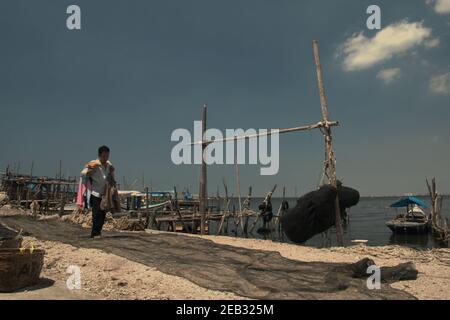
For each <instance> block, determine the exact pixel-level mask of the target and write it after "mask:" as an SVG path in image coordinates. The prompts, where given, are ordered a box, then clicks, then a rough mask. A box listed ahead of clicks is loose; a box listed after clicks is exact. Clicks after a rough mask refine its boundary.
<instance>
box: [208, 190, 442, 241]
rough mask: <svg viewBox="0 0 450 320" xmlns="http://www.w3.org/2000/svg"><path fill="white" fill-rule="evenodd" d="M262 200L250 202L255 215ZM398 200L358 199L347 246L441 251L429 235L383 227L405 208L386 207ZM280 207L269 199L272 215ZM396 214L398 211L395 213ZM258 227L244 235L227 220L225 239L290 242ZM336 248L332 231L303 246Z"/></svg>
mask: <svg viewBox="0 0 450 320" xmlns="http://www.w3.org/2000/svg"><path fill="white" fill-rule="evenodd" d="M421 199H422V200H424V201H425V202H427V203H430V201H429V198H427V197H423V198H421ZM262 200H263V199H261V198H254V199H252V203H251V206H252V208H253V210H256V211H257V207H258V205H259V203H260V202H261V201H262ZM396 200H398V197H383V198H381V197H380V198H361V200H360V202H359V204H358V205H357V206H355V207H352V208H350V209H349V210H348V214H349V218H350V221H349V224H348V225H347V226H345V227H344V232H345V234H344V240H345V242H346V243H347V244H350V243H351V242H350V241H351V240H354V239H364V240H368V241H369V242H368V245H372V246H375V245H387V244H399V245H405V246H410V247H415V248H433V247H440V246H442V244H440V243H437V242H436V241H434V239H433V237H431V236H429V235H401V236H400V235H397V236H394V235H393V234H392V231H391V230H390V229H389V228H388V227H387V226H386V225H385V222H386V221H387V220H389V219H392V218H393V217H395V215H396V214H397V212H398V213H400V210H404V208H400V209H394V208H389V205H390V204H391V203H393V202H395V201H396ZM288 202H289V207H290V208H292V207H294V206H295V204H296V199H294V198H291V199H288ZM280 203H281V199H278V198H274V199H272V207H273V212H274V214H276V213H277V211H278V207H279V205H280ZM233 205H234V206H235V208H236V210H238V209H239V205H238V201H237V199H234V201H232V205H231V209H232V208H233ZM396 210H398V211H396ZM443 213H444V214H445V215H446V216H447V218H450V215H449V213H450V199H447V198H444V200H443ZM251 224H252V220H250V221H249V229H250V226H251ZM260 226H261V225H257V226H256V228H255V229H254V231H253V232H252V233H251V234H247V235H245V234H243V233H242V229H241V227H240V226H239V227H238V230H236V228H235V225H234V224H233V223H232V220H231V219H230V221H229V224H228V235H229V236H238V237H248V238H265V239H272V240H275V241H284V242H290V241H289V240H288V239H287V238H286V236H284V235H281V234H279V233H278V231H277V230H275V231H274V232H271V233H270V234H267V235H261V234H258V233H257V231H256V230H257V229H258V227H260ZM210 228H211V231H212V232H214V231H215V230H216V225H215V223H214V222H211V224H210ZM334 244H336V233H335V230H334V228H333V229H331V230H329V231H328V233H327V234H320V235H317V236H315V237H314V238H312V239H310V240H308V241H307V242H306V243H305V245H307V246H313V247H324V246H330V245H334Z"/></svg>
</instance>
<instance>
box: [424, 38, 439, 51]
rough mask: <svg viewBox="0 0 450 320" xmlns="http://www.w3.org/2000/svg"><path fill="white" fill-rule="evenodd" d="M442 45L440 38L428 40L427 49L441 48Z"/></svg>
mask: <svg viewBox="0 0 450 320" xmlns="http://www.w3.org/2000/svg"><path fill="white" fill-rule="evenodd" d="M440 43H441V40H439V38H433V39H430V40H427V41H426V42H425V47H427V48H429V49H431V48H435V47H437V46H439V44H440Z"/></svg>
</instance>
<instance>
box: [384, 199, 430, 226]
mask: <svg viewBox="0 0 450 320" xmlns="http://www.w3.org/2000/svg"><path fill="white" fill-rule="evenodd" d="M390 207H391V208H406V212H405V213H402V214H399V215H397V217H395V219H392V220H389V221H387V222H386V225H387V226H388V228H389V229H391V230H392V232H394V233H414V234H423V233H427V232H428V228H429V225H430V221H431V220H430V219H429V217H428V215H427V214H426V213H425V212H424V211H423V209H426V208H428V204H427V203H426V202H425V201H422V200H420V199H419V198H417V197H413V196H407V197H403V198H401V199H400V200H398V201H396V202H394V203H393V204H391V205H390Z"/></svg>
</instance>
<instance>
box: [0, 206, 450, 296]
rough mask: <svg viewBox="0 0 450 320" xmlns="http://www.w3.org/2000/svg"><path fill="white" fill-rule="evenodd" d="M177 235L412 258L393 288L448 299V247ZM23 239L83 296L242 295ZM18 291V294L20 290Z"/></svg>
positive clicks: (258, 246) (385, 261) (339, 254)
mask: <svg viewBox="0 0 450 320" xmlns="http://www.w3.org/2000/svg"><path fill="white" fill-rule="evenodd" d="M11 214H28V213H25V212H21V211H16V212H13V211H12V210H10V209H5V208H2V209H0V216H1V215H11ZM44 219H57V218H56V217H44ZM66 219H67V218H66ZM147 233H149V234H155V235H156V234H161V233H166V232H160V231H154V230H147ZM182 237H199V238H205V239H208V240H211V241H213V242H214V243H218V244H226V245H230V246H234V247H239V248H247V249H255V250H269V251H275V252H278V253H280V254H281V255H282V256H283V257H285V258H289V259H292V260H299V261H322V262H350V263H353V262H356V261H358V260H360V259H362V258H364V257H369V258H371V259H373V260H374V261H375V263H376V264H380V265H383V266H392V265H397V264H399V263H402V262H408V261H411V262H413V263H414V264H415V266H416V267H417V269H418V270H419V275H418V278H417V280H413V281H399V282H395V283H393V284H392V287H394V288H396V289H400V290H404V291H406V292H408V293H410V294H412V295H414V296H415V297H416V298H418V299H445V300H448V299H450V290H449V289H450V268H449V266H450V249H432V250H422V251H418V250H414V249H410V248H406V247H400V246H382V247H370V246H351V247H346V248H325V249H317V248H311V247H306V246H299V245H292V244H286V243H276V242H272V241H269V240H258V239H243V238H232V237H224V236H198V235H188V234H186V235H182ZM100 241H101V240H100ZM25 243H26V244H30V243H33V246H34V247H38V248H42V249H44V250H45V251H46V256H45V264H44V268H43V272H42V277H44V278H48V279H52V280H55V281H56V282H57V283H59V284H60V285H61V284H64V283H65V281H66V279H67V277H68V274H67V268H68V267H69V266H70V265H77V266H79V267H80V268H81V282H82V286H81V292H79V293H78V294H81V296H82V295H83V293H84V294H85V295H86V298H88V299H92V298H95V299H244V297H241V296H239V295H236V294H234V293H230V292H223V291H215V290H210V289H206V288H203V287H201V286H199V285H197V284H194V283H193V282H191V281H189V280H187V279H185V278H183V277H178V276H173V275H168V274H165V273H163V272H161V271H158V270H156V269H155V268H151V267H148V266H146V265H144V264H141V263H138V262H134V261H130V260H128V259H126V258H123V257H120V256H117V255H114V254H110V253H106V252H103V251H102V250H97V249H88V248H79V247H75V246H72V245H68V244H63V243H60V242H54V241H43V240H39V239H36V238H33V237H25ZM13 295H14V294H13ZM17 295H18V297H19V296H20V293H17ZM4 298H5V297H4ZM41 298H45V297H41ZM61 298H64V297H61ZM0 299H2V295H1V294H0Z"/></svg>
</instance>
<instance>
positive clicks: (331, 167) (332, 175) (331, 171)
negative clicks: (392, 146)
mask: <svg viewBox="0 0 450 320" xmlns="http://www.w3.org/2000/svg"><path fill="white" fill-rule="evenodd" d="M313 52H314V61H315V64H316V73H317V85H318V87H319V96H320V106H321V109H322V117H323V123H324V124H325V126H324V127H323V129H324V130H323V133H324V137H325V152H326V154H325V172H326V174H327V176H328V179H329V182H330V184H331V185H332V186H333V187H335V188H336V187H337V179H336V159H335V157H334V151H333V143H332V135H331V126H329V125H328V124H329V120H328V105H327V99H326V96H325V87H324V84H323V75H322V67H321V64H320V56H319V48H318V46H317V41H316V40H314V41H313ZM341 223H342V221H341V212H340V207H339V198H338V196H336V199H335V224H336V237H337V244H338V245H339V246H343V245H344V239H343V231H342V224H341Z"/></svg>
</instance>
